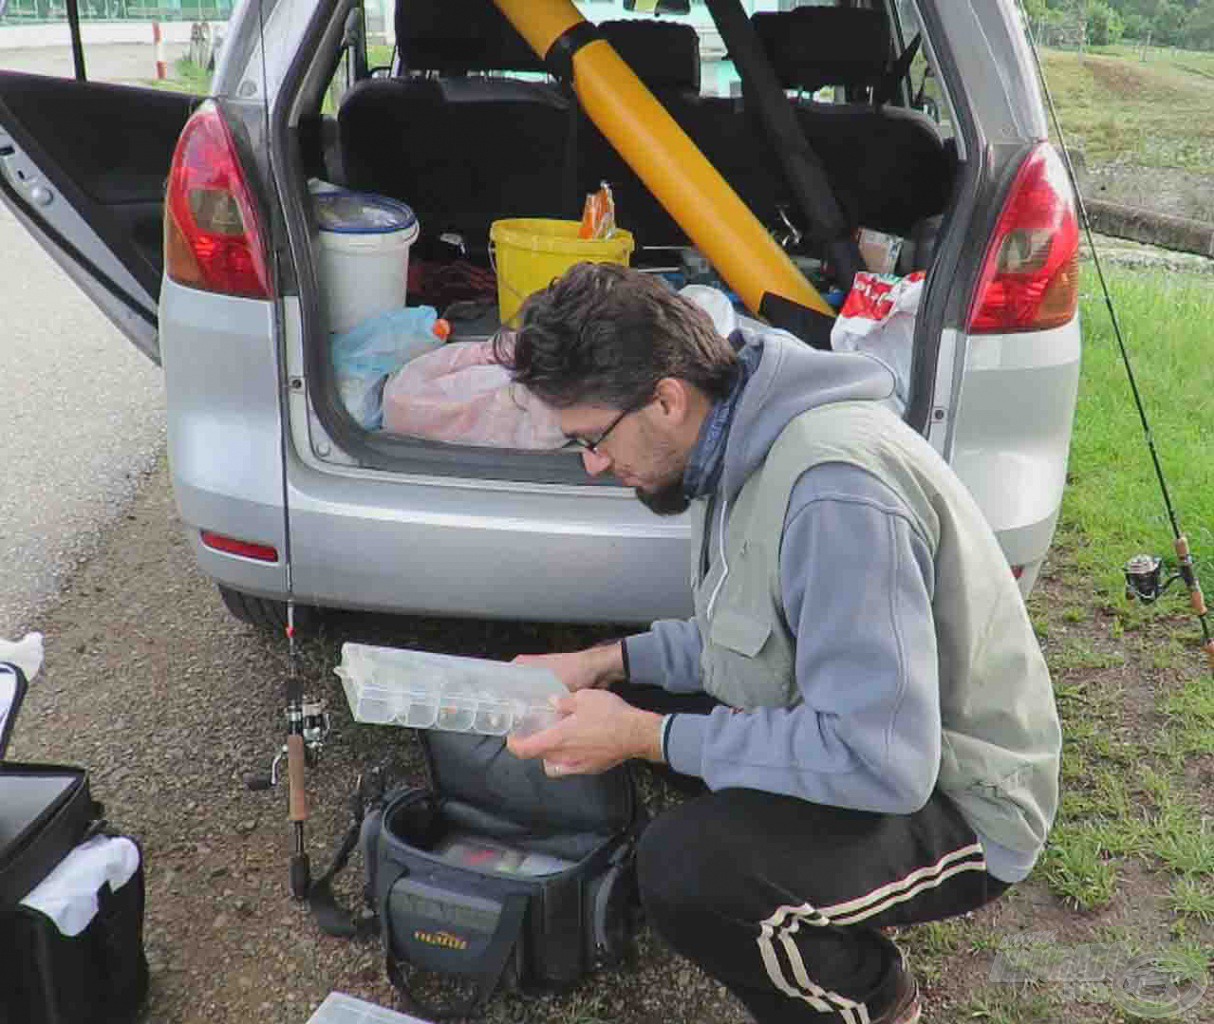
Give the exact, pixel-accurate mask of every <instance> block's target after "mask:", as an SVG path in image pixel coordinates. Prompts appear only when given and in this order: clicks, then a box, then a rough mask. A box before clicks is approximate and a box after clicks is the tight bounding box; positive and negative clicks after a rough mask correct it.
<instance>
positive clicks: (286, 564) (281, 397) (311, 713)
mask: <svg viewBox="0 0 1214 1024" xmlns="http://www.w3.org/2000/svg"><path fill="white" fill-rule="evenodd" d="M257 20H258V30H259V31H260V34H261V48H260V49H261V82H262V88H261V94H262V95H261V99H262V113H263V116H264V118H265V126H264V132H263V137H265V138H268V137H269V126H270V108H269V97H268V96H267V95H266V91H267V83H268V82H269V75H268V74H267V71H266V48H265V38H266V32H265V27H266V26H265V10H264V7H263V4H262V2H261V0H258V3H257ZM269 249H270V252H269V258H270V261H271V263H270V273H271V280H274V281H277V280H279V275H278V257H277V251H276V247H275V246H273V245H271V246H270V247H269ZM274 324H275V341H276V349H277V362H278V424H279V432H278V450H279V462H280V463H281V466H282V475H281V477H280V480H281V483H282V553H283V569H284V572H285V575H286V586H287V600H286V623H285V627H284V632H285V633H286V638H287V678H286V683H285V686H284V696H285V698H286V712H285V717H286V721H287V740H286V743H285V744H284V745H283V747H282V749H281V750H280V751H279V752H278V754H277V755H276V756H275V758H274V761H273V763H272V764H271V766H270V771H269V774H268V775H267V774H262V773H252V772H250V773H246V774H245V776H244V782H245V785H246V786H248V787H249V788H250V789H255V790H263V789H269V788H271V787H272V786H275V785H277V783H278V780H279V777H280V772H279V769H280V767H281V765H282V761H283V758H284V757H285V758H286V762H287V787H288V800H287V817H288V819H289V821H290V822H291V840H292V846H291V867H290V891H291V896H292V898H294V899H296V900H304V899H307V898H308V896H309V894H310V893H311V890H312V869H311V863H310V861H309V859H308V850H307V844H306V842H305V835H304V826H305V824H306V823H307V820H308V816H309V815H308V793H307V780H306V769H307V766H308V763H309V762H310V761H314V760H315V759H316V757H317V756H318V755H319V754H320V751H321V749H322V748H323V746H324V742H325V740H326V739H327V738H328V735H329V728H330V722H329V715H328V712H327V711H326V710H325V704H324V701H323V700H319V699H317V698H314V697H309V696H307V695H306V694H305V693H304V684H303V679H302V678H301V675H300V671H299V645H298V640H297V636H296V624H295V573H294V564H293V562H292V559H291V502H290V487H289V485H288V482H287V453H288V449H289V443H290V439H289V437H288V432H289V431H290V419H289V417H290V396H291V394H292V393H293V392H295V391H298V390H300V389H301V388H302V387H303V381H302V380H301V379H299V378H294V377H292V376H291V375H290V372H289V367H288V363H287V353H286V343H285V339H284V337H283V331H282V318H281V317H275V318H274Z"/></svg>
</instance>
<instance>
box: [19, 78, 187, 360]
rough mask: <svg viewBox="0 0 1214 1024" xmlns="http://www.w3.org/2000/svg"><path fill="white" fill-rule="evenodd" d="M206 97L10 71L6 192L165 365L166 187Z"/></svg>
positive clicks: (22, 216) (65, 263)
mask: <svg viewBox="0 0 1214 1024" xmlns="http://www.w3.org/2000/svg"><path fill="white" fill-rule="evenodd" d="M198 103H199V97H197V96H191V95H184V94H181V93H174V92H169V91H165V90H160V89H146V88H136V87H131V86H122V85H110V84H104V83H98V82H79V81H73V80H70V79H63V78H53V77H48V76H43V75H31V74H23V73H18V72H13V71H0V198H2V199H3V200H4V202H5V204H6V205H7V206H8V207H9V208H10V209H12V210H13V212H14V214H15V215H16V217H17V219H18V220H19V221H20V222H21V223H22V225H23V226H24V227H25V228H26V229H27V230H28V231H29V232H30V233H31V234H32V235H33V236H34V237H35V238H36V239H37V240H38V241H39V243H40V244H41V245H42V246H43V247H44V248H45V249H46V250H47V251H48V252H49V253H50V254H51V256H53V257H54V259H55V260H56V261H57V262H58V263H59V264H60V266H62V267H63V268H64V269H65V270H66V271H67V273H68V274H69V276H71V277H72V279H73V280H74V281H75V282H76V284H77V285H79V286H80V288H81V289H82V290H83V291H84V292H85V293H86V294H87V295H88V296H89V297H90V298H91V299H93V301H94V302H96V303H97V305H98V306H99V307H100V308H101V310H102V311H103V312H104V313H105V314H106V315H107V316H108V317H109V318H110V320H112V321H113V322H114V323H115V324H116V325H117V326H118V328H119V329H120V330H122V331H123V333H125V334H126V336H127V337H128V338H129V339H130V340H131V341H132V342H133V343H134V344H135V345H136V347H138V348H139V349H140V350H141V351H142V352H143V353H144V354H145V355H147V356H148V357H149V358H151V359H152V360H154V361H156V362H159V344H158V332H157V302H158V300H159V296H160V281H161V273H162V270H163V253H162V250H163V238H162V230H163V229H162V222H163V205H164V185H165V178H166V176H167V175H168V170H169V163H170V161H171V160H172V156H173V147H174V145H175V144H176V141H177V137H178V135H180V134H181V130H182V128H183V127H184V125H185V122H186V120H187V119H188V118H189V116H190V113H191V112H192V111H193V109H194V107H195V106H196V105H197V104H198Z"/></svg>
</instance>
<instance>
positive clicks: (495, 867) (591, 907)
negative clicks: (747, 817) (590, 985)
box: [312, 731, 644, 1018]
mask: <svg viewBox="0 0 1214 1024" xmlns="http://www.w3.org/2000/svg"><path fill="white" fill-rule="evenodd" d="M418 735H419V737H421V739H422V746H423V749H424V750H425V752H426V757H427V764H428V769H429V775H430V785H429V786H428V787H413V788H405V789H399V790H396V791H395V792H393V793H391V794H389V795H388V796H387V797H386V798H384V799H383V800H382V801H381V802H379V803H378V804H377V805H376V806H373V807H372V808H371V810H370V812H369V813H367V814H366V816H365V817H364V818H363V819H362V827H361V840H360V842H361V847H362V850H363V856H364V862H365V864H366V889H365V895H366V898H367V903H368V906H369V907H370V908H371V910H372V912H373V914H374V919H375V921H376V922H377V924H378V930H379V935H380V938H381V941H382V942H383V947H384V953H385V958H386V961H387V970H388V976H389V978H390V979H391V981H392V983H393V985H395V987H396V988H397V989H398V991H399V992H400V994H401V997H402V1000H403V1001H404V1002H405V1003H406V1004H407V1007H408V1008H410V1009H413V1010H415V1011H417V1012H420V1013H422V1014H423V1015H426V1016H431V1017H436V1018H441V1017H451V1016H468V1015H470V1014H475V1013H478V1012H480V1011H481V1010H482V1009H483V1007H484V1004H485V1002H486V1001H487V1000H488V999H489V997H490V996H491V995H492V994H493V992H494V991H496V990H497V989H498V988H499V987H501V988H514V987H519V988H523V989H537V988H543V989H552V988H565V987H568V986H571V985H573V984H575V983H576V982H577V981H578V980H579V979H581V978H582V977H583V976H584V975H585V974H587V973H588V972H590V971H592V970H594V969H596V968H598V967H601V966H607V965H610V964H613V963H617V962H618V961H619V960H621V959H622V958H623V957H624V956H625V955H626V952H627V950H628V948H629V944H630V940H631V935H632V931H633V917H634V912H635V908H636V906H637V900H636V887H635V878H634V856H635V851H636V843H637V840H638V838H639V836H640V831H641V829H642V827H643V825H644V814H643V811H642V810H641V808H640V804H639V802H638V801H637V799H636V795H635V792H634V789H633V782H632V777H631V775H630V773H629V770H628V769H627V768H626V767H619V768H615V769H613V770H611V771H609V772H605V773H603V774H602V775H594V776H590V775H587V776H571V777H564V778H559V779H550V778H548V777H547V776H546V775H545V774H544V771H543V767H542V765H541V764H540V762H538V761H520V760H519V759H518V758H516V757H514V756H513V755H512V754H511V753H510V752H509V751H507V750H506V748H505V743H504V741H503V740H502V739H501V738H500V737H482V736H472V735H468V734H466V733H447V732H438V731H436V732H431V733H419V734H418ZM353 846H354V841H353V840H352V839H351V837H350V836H347V840H346V842H345V843H344V844H343V847H342V851H339V855H338V858H336V859H335V868H336V869H337V870H339V869H340V864H339V863H338V862H339V861H340V862H341V863H342V864H344V860H345V857H347V856H348V854H349V852H351V850H352V848H353ZM333 873H334V868H331V869H330V871H329V872H326V874H325V875H324V876H322V878H321V879H319V880H318V882H317V885H316V886H315V887H314V889H313V899H312V904H313V909H314V910H315V911H317V917H318V921H319V922H320V923H321V927H322V928H325V930H326V931H330V932H335V933H338V932H339V931H340V928H339V927H338V928H335V927H333V925H334V924H335V923H336V922H335V920H334V918H333V915H332V913H331V908H332V902H331V894H330V892H329V888H328V886H329V880H330V879H331V878H332V875H333ZM346 934H349V932H348V931H347V932H346ZM415 971H422V972H432V973H435V974H440V975H444V976H448V977H452V978H457V979H461V980H462V981H463V982H466V983H467V984H466V985H464V986H462V987H463V988H465V989H470V993H466V994H465V995H464V996H463V997H462V998H459V999H455V1000H453V1001H452V1002H451V1004H450V1005H447V1006H434V1005H430V1004H429V1003H428V1002H427V1001H425V1000H422V999H420V998H419V997H418V995H417V991H416V986H415V984H414V982H413V980H412V979H413V973H414V972H415Z"/></svg>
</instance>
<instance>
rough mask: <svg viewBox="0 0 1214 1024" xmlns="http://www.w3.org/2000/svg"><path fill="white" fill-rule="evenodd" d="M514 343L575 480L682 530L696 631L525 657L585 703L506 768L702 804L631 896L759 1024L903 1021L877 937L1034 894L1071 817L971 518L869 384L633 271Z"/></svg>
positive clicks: (648, 859) (579, 279)
mask: <svg viewBox="0 0 1214 1024" xmlns="http://www.w3.org/2000/svg"><path fill="white" fill-rule="evenodd" d="M718 319H719V311H718ZM718 326H720V324H718ZM723 331H725V332H728V333H729V337H728V338H726V337H724V336H723V333H722V332H723ZM512 345H513V348H512V350H506V349H503V352H502V356H503V357H504V359H505V360H506V361H508V362H509V363H510V364H511V365H512V366H513V373H514V377H515V379H516V380H517V381H518V382H519V383H521V384H523V385H525V386H526V387H528V388H529V389H531V391H533V392H534V393H535V394H536V395H537V396H538V397H539V398H540V399H541V400H542V401H544V402H545V403H547V404H549V405H550V406H552V407H554V408H556V409H557V410H559V413H560V420H561V427H562V430H564V432H565V433H566V434H567V435H568V436H569V437H570V438H571V439H572V440H574V441H576V442H577V443H579V444H580V445H581V446H582V448H583V453H582V457H583V459H584V463H585V467H586V470H587V472H589V473H590V474H592V475H598V474H601V473H604V472H608V471H610V472H612V473H613V474H614V475H615V476H616V477H617V478H618V479H619V480H620V481H621V482H622V483H623V484H625V485H627V486H630V487H633V488H635V490H636V494H637V497H638V498H639V499H640V500H641V501H642V502H644V503H645V504H646V505H647V506H648V507H649V508H651V509H653V510H654V511H655V512H657V513H659V514H664V515H665V514H675V513H678V512H681V511H683V510H684V509H688V508H690V513H691V514H690V518H691V528H692V544H691V559H692V562H691V586H692V591H693V594H694V606H695V616H694V618H692V619H690V620H688V621H685V622H684V621H661V622H656V623H654V624H653V626H652V628H651V629H650V631H649V632H647V633H641V634H638V635H636V636H630V637H628V638H627V639H625V640H624V641H623V642H621V643H616V644H613V645H610V646H606V647H598V648H592V649H589V650H585V651H581V652H576V653H571V654H555V655H542V656H534V657H528V658H524V659H521V660H525V661H529V662H531V663H533V664H534V663H538V664H544V665H546V666H547V667H550V668H551V669H552V670H554V671H555V672H556V673H557V675H558V676H559V677H560V678H561V680H562V681H563V682H564V683H565V685H566V686H567V687H568V689H569V690H570V691H571V693H570V695H569V696H568V697H566V698H563V700H562V702H561V711H562V712H563V713H564V715H565V717H563V718H562V719H561V720H560V721H559V722H558V723H557V724H556V725H554V726H553V727H551V728H549V729H547V730H545V731H544V732H541V733H538V734H536V735H534V736H531V737H529V738H526V739H518V738H512V739H511V740H510V741H509V742H510V749H511V750H512V751H513V752H514V753H515V754H516V755H518V756H519V757H524V758H533V757H541V758H543V759H544V762H545V765H546V766H547V770H548V772H549V773H550V774H565V773H578V772H600V771H603V770H605V769H607V768H609V767H611V766H613V765H616V764H618V763H620V762H621V761H624V760H626V759H629V758H646V759H648V760H650V761H654V762H664V763H666V764H668V765H669V766H670V767H671V768H672V769H673V770H674V771H675V772H678V773H682V774H684V775H688V776H694V777H697V778H699V779H701V780H703V783H704V786H705V787H706V788H705V789H704V790H703V792H702V795H700V796H698V797H696V798H694V799H691V800H689V801H687V802H685V803H683V804H681V805H680V806H678V807H677V808H676V809H674V810H672V811H669V812H667V813H665V814H663V815H662V816H660V817H659V818H657V819H656V820H655V821H653V822H652V824H651V825H650V827H649V828H648V830H647V831H646V833H645V834H644V837H643V839H642V842H641V846H640V851H639V854H638V874H639V879H640V887H641V896H642V900H643V902H644V906H645V910H646V912H647V915H648V919H649V921H650V922H651V924H652V926H653V927H654V928H655V929H656V930H657V932H658V933H659V934H660V935H662V936H663V937H664V938H665V939H666V940H667V941H668V942H669V943H670V944H671V945H672V946H673V947H674V948H675V949H676V950H678V951H679V952H680V953H681V954H683V955H684V956H686V957H688V958H690V959H691V960H693V961H695V962H696V963H697V964H699V965H700V966H701V967H702V968H703V969H704V970H705V971H707V972H708V973H709V974H711V975H713V976H714V977H715V978H717V979H719V980H720V981H721V982H722V983H723V984H724V985H726V986H727V987H728V988H729V989H730V990H731V991H732V992H733V993H734V994H735V995H736V996H737V997H738V998H739V999H740V1000H741V1001H742V1002H743V1003H744V1004H745V1005H746V1007H747V1008H748V1009H749V1011H750V1012H751V1014H752V1015H753V1016H754V1018H755V1019H756V1020H757V1021H760V1022H763V1024H774V1022H786V1021H787V1022H793V1021H816V1020H823V1021H843V1022H847V1024H868V1022H887V1024H889V1022H897V1024H911V1022H914V1021H917V1020H918V1019H919V1014H920V1004H919V995H918V989H917V986H916V984H915V981H914V979H913V976H912V975H911V973H910V970H909V968H908V966H907V964H906V962H905V960H904V958H903V956H902V955H901V953H900V951H899V950H898V949H897V947H896V946H895V945H894V944H893V943H892V942H891V941H890V939H889V938H887V937H886V935H885V934H884V933H883V929H884V928H885V927H886V926H889V925H906V924H911V923H914V922H922V921H931V920H937V919H940V918H946V917H950V916H953V915H956V914H961V913H964V912H966V911H969V910H973V909H974V908H975V907H980V906H982V905H983V904H984V903H987V902H988V901H990V900H992V899H994V898H995V897H997V896H998V895H999V894H1000V893H1002V892H1003V891H1004V890H1005V889H1006V888H1007V887H1008V886H1009V885H1010V884H1012V883H1014V882H1017V881H1019V880H1021V879H1023V878H1024V877H1025V876H1026V875H1028V873H1029V871H1030V870H1031V869H1032V867H1033V864H1034V862H1035V860H1036V859H1037V856H1038V854H1039V853H1040V852H1041V849H1042V846H1043V844H1044V843H1045V839H1046V834H1047V832H1048V830H1049V827H1050V825H1051V823H1052V820H1053V816H1054V812H1055V809H1056V806H1057V799H1058V787H1057V781H1058V767H1059V754H1060V748H1061V735H1060V730H1059V725H1058V718H1057V714H1056V710H1055V706H1054V698H1053V692H1052V689H1051V686H1050V680H1049V675H1048V672H1047V669H1046V666H1045V662H1044V660H1043V658H1042V656H1041V652H1040V649H1039V647H1038V645H1037V641H1036V638H1035V637H1034V635H1033V631H1032V628H1031V626H1030V624H1029V620H1028V616H1027V614H1026V612H1025V609H1024V606H1023V603H1022V601H1021V598H1020V594H1019V591H1018V590H1017V587H1016V583H1015V581H1014V580H1013V577H1012V574H1011V571H1010V570H1009V568H1008V565H1007V562H1006V561H1005V559H1004V556H1003V554H1002V552H1001V550H1000V548H999V545H998V543H997V542H996V540H995V537H994V535H993V534H992V532H991V530H990V528H989V526H988V525H987V523H986V521H985V520H984V519H983V517H982V514H981V513H980V512H979V510H978V508H977V506H976V505H975V503H974V501H973V499H972V498H971V497H970V495H969V493H968V492H967V491H966V489H965V488H964V486H963V485H962V484H961V483H960V482H959V480H958V479H957V478H956V476H954V474H953V473H952V471H951V470H950V469H949V467H948V466H947V465H946V464H945V463H944V462H943V460H942V459H941V458H940V457H939V456H938V455H937V454H936V452H935V451H934V450H933V449H932V448H931V446H930V445H928V444H927V443H926V442H925V441H924V439H923V438H922V437H920V436H919V435H918V434H916V433H915V432H914V431H913V430H911V429H910V428H909V427H907V426H906V425H905V424H904V423H903V422H902V421H901V420H900V419H899V418H898V417H897V416H896V415H894V414H893V413H892V412H891V411H890V408H889V406H888V404H887V403H888V402H889V400H891V399H892V396H893V390H894V382H893V376H892V374H891V373H890V371H889V370H888V369H887V368H886V367H885V366H884V365H883V364H882V363H880V362H878V361H876V360H874V359H871V358H869V357H866V356H860V355H845V354H839V353H825V352H817V351H814V350H812V349H809V348H807V347H806V346H804V345H803V344H801V343H800V342H799V341H797V340H795V339H794V338H792V337H791V336H789V335H787V334H785V333H782V332H780V331H776V330H771V329H768V328H766V327H764V326H763V325H761V324H758V323H756V322H753V321H749V320H740V321H736V322H735V323H731V324H728V325H726V326H724V327H722V329H721V330H718V329H716V328H714V324H713V321H712V319H710V317H709V316H708V315H707V314H706V313H705V312H704V310H703V309H701V308H700V307H699V306H698V305H696V304H695V303H694V302H692V301H689V300H688V299H687V298H684V297H682V296H680V295H676V294H673V293H672V292H670V291H669V290H668V289H667V288H666V287H665V286H664V285H663V284H662V283H661V282H660V281H657V280H655V279H653V278H652V277H649V276H646V275H643V274H640V273H637V272H635V271H632V270H629V269H627V268H622V267H616V266H609V265H601V266H596V265H590V264H581V265H579V266H577V267H575V268H574V269H572V270H571V271H569V272H568V273H567V274H566V275H565V276H564V277H562V278H561V279H560V280H558V281H557V282H555V283H554V284H553V285H552V286H551V287H549V288H548V289H547V290H545V291H543V292H541V293H539V294H537V295H535V296H533V297H532V299H531V300H530V301H529V302H528V303H527V304H526V306H525V310H524V312H523V315H522V324H521V328H520V329H519V331H518V332H517V334H516V336H515V337H514V338H513V341H512ZM575 568H576V567H572V566H571V567H570V569H571V571H575ZM637 583H638V586H643V585H644V581H643V580H638V581H637Z"/></svg>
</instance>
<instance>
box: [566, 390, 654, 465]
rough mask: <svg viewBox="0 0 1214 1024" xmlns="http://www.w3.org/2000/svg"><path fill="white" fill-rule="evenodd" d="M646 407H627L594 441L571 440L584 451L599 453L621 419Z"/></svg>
mask: <svg viewBox="0 0 1214 1024" xmlns="http://www.w3.org/2000/svg"><path fill="white" fill-rule="evenodd" d="M646 405H648V403H646ZM644 408H645V406H644V405H638V406H636V407H634V408H631V409H625V410H624V411H623V412H621V413H620V414H619V415H618V416H617V417H616V418H615V419H613V420H612V421H611V422H610V423H609V424H608V425H607V429H606V430H604V431H603V432H602V433H601V434H599V436H598V437H596V438H595V439H594V440H593V441H588V440H586V438H584V437H570V438H569V440H570V441H571V442H572V443H573V444H575V445H577V446H578V447H579V448H581V449H582V451H584V452H590V453H591V454H592V455H598V454H599V445H601V444H602V443H603V442H604V441H606V440H607V435H608V434H610V433H611V432H612V431H613V430H615V428H616V427H618V426H619V425H620V421H621V420H623V419H624V417H625V416H631V415H632V414H633V413H634V412H640V411H641V410H642V409H644Z"/></svg>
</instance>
